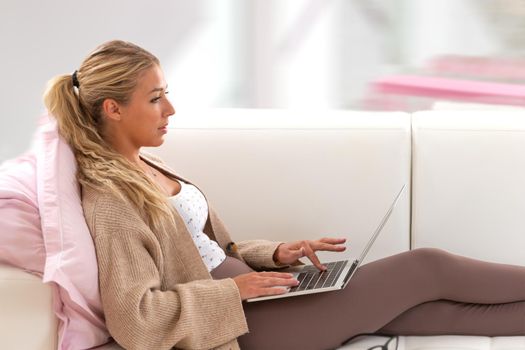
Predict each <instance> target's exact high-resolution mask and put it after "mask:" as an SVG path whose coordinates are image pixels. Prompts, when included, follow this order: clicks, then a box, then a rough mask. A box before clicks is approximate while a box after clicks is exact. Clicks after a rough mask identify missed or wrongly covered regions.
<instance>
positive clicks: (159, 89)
mask: <svg viewBox="0 0 525 350" xmlns="http://www.w3.org/2000/svg"><path fill="white" fill-rule="evenodd" d="M167 89H168V84H166V88H163V87H158V88H155V89H153V90H151V91H150V92H148V94H151V93H152V92H157V91H163V90H167Z"/></svg>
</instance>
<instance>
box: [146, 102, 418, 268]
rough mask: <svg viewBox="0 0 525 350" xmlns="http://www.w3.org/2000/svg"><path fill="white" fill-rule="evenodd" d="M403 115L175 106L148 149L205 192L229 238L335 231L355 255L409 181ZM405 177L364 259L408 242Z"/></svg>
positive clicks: (274, 237)
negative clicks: (163, 132)
mask: <svg viewBox="0 0 525 350" xmlns="http://www.w3.org/2000/svg"><path fill="white" fill-rule="evenodd" d="M410 132H411V131H410V115H408V114H405V113H377V112H374V113H365V112H351V111H332V112H327V111H323V112H315V111H308V112H305V111H293V110H286V111H284V110H229V109H226V110H213V111H203V112H202V113H198V112H192V113H184V112H182V111H181V112H178V113H177V115H175V116H174V117H172V120H171V121H170V129H169V132H168V134H167V137H166V141H165V143H164V145H163V146H162V147H160V148H158V149H150V150H149V151H150V152H153V153H155V154H157V155H159V156H161V157H162V158H163V159H164V161H166V163H167V164H169V165H170V166H171V167H172V168H174V169H175V170H176V172H178V173H179V174H180V175H181V176H183V177H186V178H187V179H189V180H191V181H193V182H194V183H195V184H197V185H198V186H199V187H201V189H202V190H203V191H204V192H205V193H206V194H207V196H208V199H209V200H210V202H211V204H212V205H214V207H215V208H216V210H217V211H218V212H219V214H220V215H221V217H222V218H223V221H225V223H226V225H227V226H228V227H229V229H230V231H231V232H232V235H233V237H234V239H236V240H243V239H252V238H266V239H271V240H284V241H289V240H299V239H314V238H321V237H323V236H343V237H347V239H348V248H349V249H348V251H347V252H346V253H344V254H341V255H340V254H333V253H332V254H326V255H323V254H321V258H324V259H326V260H335V259H338V258H343V257H346V258H352V257H355V256H356V255H357V254H359V253H360V252H361V250H362V248H363V247H364V245H365V244H366V242H367V240H368V238H369V237H370V235H371V234H372V232H373V231H374V229H375V228H376V226H377V225H378V223H379V221H380V220H381V218H382V217H383V215H384V214H385V212H386V210H387V209H388V207H389V205H390V203H391V202H392V200H393V199H394V197H395V195H396V194H397V192H398V190H399V189H400V188H401V186H402V185H403V184H404V183H406V184H407V185H410V161H411V159H410V154H411V150H410V148H411V142H410ZM409 199H410V186H408V187H407V190H406V192H405V193H403V195H402V197H401V199H400V202H399V203H398V205H397V207H396V208H395V211H394V213H393V214H392V216H391V218H390V220H389V222H388V224H387V225H386V226H385V228H384V230H383V232H382V233H381V235H380V237H379V239H378V241H377V242H376V245H375V246H374V247H373V249H372V250H371V251H370V254H369V258H368V260H374V259H377V258H379V257H383V256H387V255H390V254H393V253H397V252H400V251H404V250H407V249H409V235H408V232H409V221H410V220H409V218H410V215H409V214H410V205H409Z"/></svg>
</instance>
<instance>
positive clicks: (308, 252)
mask: <svg viewBox="0 0 525 350" xmlns="http://www.w3.org/2000/svg"><path fill="white" fill-rule="evenodd" d="M305 252H306V256H307V257H308V259H310V261H311V262H312V264H314V265H315V267H317V268H318V269H319V270H321V271H324V270H326V266H324V265H323V264H321V262H320V261H319V258H318V257H317V255H316V254H315V252H314V251H313V250H312V248H310V246H307V247H305Z"/></svg>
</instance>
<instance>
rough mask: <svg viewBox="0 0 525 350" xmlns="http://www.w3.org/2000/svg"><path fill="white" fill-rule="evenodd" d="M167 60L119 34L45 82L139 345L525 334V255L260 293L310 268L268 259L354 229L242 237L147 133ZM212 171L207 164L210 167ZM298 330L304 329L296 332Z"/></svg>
mask: <svg viewBox="0 0 525 350" xmlns="http://www.w3.org/2000/svg"><path fill="white" fill-rule="evenodd" d="M167 94H168V91H167V84H166V82H165V80H164V76H163V73H162V70H161V68H160V63H159V61H158V59H157V58H156V57H155V56H153V55H152V54H150V53H149V52H147V51H145V50H144V49H142V48H140V47H137V46H136V45H133V44H131V43H127V42H122V41H111V42H107V43H105V44H103V45H101V46H100V47H98V48H97V49H96V50H95V51H94V52H92V53H91V54H90V55H89V56H88V57H87V58H86V59H85V60H84V62H83V63H82V64H81V66H80V67H79V69H78V71H75V73H73V75H69V74H68V75H62V76H58V77H56V78H55V79H53V80H52V81H51V82H50V83H49V86H48V89H47V91H46V94H45V103H46V106H47V108H48V109H49V111H50V112H51V113H52V114H53V115H54V116H55V117H56V118H57V121H58V125H59V131H60V133H61V135H62V136H63V137H64V138H65V139H66V140H67V142H68V143H69V144H70V145H71V147H72V149H73V151H74V154H75V157H76V160H77V162H78V167H79V170H78V179H79V182H80V184H81V186H82V204H83V208H84V215H85V217H86V221H87V224H88V226H89V229H90V231H91V234H92V236H93V241H94V243H95V249H96V253H97V260H98V268H99V279H100V294H101V298H102V305H103V309H104V314H105V318H106V323H107V327H108V329H109V331H110V333H111V335H112V336H113V337H114V338H115V340H116V341H117V342H118V343H119V344H120V345H122V346H123V347H124V348H126V349H170V348H172V347H177V348H192V349H209V348H224V349H232V348H238V344H240V345H241V347H242V348H245V349H295V348H297V349H299V348H300V349H326V348H334V347H337V346H339V345H340V344H341V343H342V342H343V341H344V340H345V339H348V338H350V337H352V336H354V335H356V334H360V333H365V332H366V333H370V332H381V333H388V334H479V335H517V334H521V335H523V334H525V322H524V321H523V320H524V318H525V268H524V267H518V266H510V265H502V264H492V263H487V262H481V261H477V260H472V259H468V258H464V257H459V256H455V255H452V254H449V253H446V252H443V251H440V250H436V249H418V250H413V251H409V252H405V253H401V254H398V255H394V256H391V257H388V258H385V259H382V260H378V261H375V262H372V263H370V264H367V265H364V266H362V267H361V268H360V269H359V270H358V271H357V273H356V274H355V276H354V277H353V278H352V280H351V281H350V283H349V284H348V286H347V287H346V288H345V289H344V290H342V291H339V292H333V293H321V294H315V295H308V296H301V297H295V298H284V299H277V300H269V301H263V302H258V303H243V302H242V301H244V300H246V299H248V298H252V297H257V296H265V295H272V294H279V293H285V292H286V287H290V286H294V285H296V284H297V281H296V280H295V279H293V278H292V276H291V275H289V274H286V273H280V272H277V271H273V272H256V271H261V270H264V269H266V270H268V269H270V270H271V269H278V268H279V267H282V266H287V265H293V264H298V263H300V262H299V260H298V259H300V258H302V257H307V258H308V259H309V260H311V261H312V263H314V264H315V265H316V266H317V267H318V268H319V269H321V270H322V269H324V266H322V265H321V264H320V262H319V260H318V258H317V256H316V254H315V252H316V251H320V250H325V251H335V252H340V251H343V250H344V249H345V248H344V246H343V243H344V242H345V240H344V239H338V238H323V239H320V240H315V241H300V242H291V243H282V242H269V241H264V240H257V241H246V242H241V243H238V244H237V245H235V244H234V243H232V239H231V238H230V236H229V234H228V232H227V231H226V229H225V227H224V226H223V224H222V223H221V221H220V219H219V218H218V217H217V215H216V214H215V212H214V211H213V209H211V208H209V206H208V203H207V201H206V199H205V197H204V196H203V194H202V193H201V192H200V191H199V190H198V189H197V188H196V187H195V186H193V185H192V184H191V183H189V182H188V181H186V180H184V179H182V178H180V177H179V176H177V175H176V174H175V173H174V172H173V171H172V170H170V169H169V168H168V167H167V166H166V165H165V164H163V163H162V162H161V161H160V160H159V159H157V158H155V157H153V156H150V155H147V154H144V153H142V152H141V148H142V147H144V146H160V145H161V144H162V142H163V137H164V135H165V134H166V132H167V129H166V126H167V124H168V119H169V117H170V116H171V115H173V114H174V113H175V110H174V108H173V106H172V105H171V103H170V102H169V100H168V99H167ZM203 171H206V169H203ZM288 334H300V335H301V336H300V337H297V336H293V337H292V336H288Z"/></svg>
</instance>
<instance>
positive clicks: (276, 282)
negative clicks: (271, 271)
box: [261, 277, 299, 288]
mask: <svg viewBox="0 0 525 350" xmlns="http://www.w3.org/2000/svg"><path fill="white" fill-rule="evenodd" d="M298 284H299V281H298V280H296V279H295V278H290V279H282V278H275V277H273V278H266V279H264V280H263V281H261V286H264V287H270V288H273V287H288V286H290V287H291V286H296V285H298Z"/></svg>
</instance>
